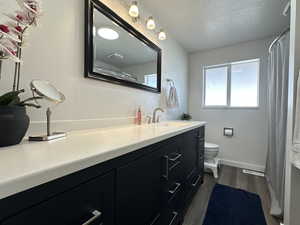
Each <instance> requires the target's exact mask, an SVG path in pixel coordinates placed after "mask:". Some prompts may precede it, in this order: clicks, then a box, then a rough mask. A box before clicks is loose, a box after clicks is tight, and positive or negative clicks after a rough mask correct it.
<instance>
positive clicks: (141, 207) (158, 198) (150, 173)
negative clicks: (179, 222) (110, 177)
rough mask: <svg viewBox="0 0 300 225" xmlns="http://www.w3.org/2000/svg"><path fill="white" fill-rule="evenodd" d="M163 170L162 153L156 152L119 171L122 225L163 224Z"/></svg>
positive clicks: (119, 199)
mask: <svg viewBox="0 0 300 225" xmlns="http://www.w3.org/2000/svg"><path fill="white" fill-rule="evenodd" d="M162 166H163V154H162V151H155V152H152V153H150V154H147V155H146V156H143V157H141V158H139V159H137V160H135V161H133V162H131V163H129V164H128V165H126V166H124V167H121V168H119V169H118V170H117V187H116V188H117V192H116V193H117V194H116V201H117V203H118V204H117V210H116V220H117V224H118V225H150V224H152V223H155V221H156V220H159V217H160V213H161V206H162Z"/></svg>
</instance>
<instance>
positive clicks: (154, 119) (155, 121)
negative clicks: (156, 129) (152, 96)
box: [152, 107, 165, 123]
mask: <svg viewBox="0 0 300 225" xmlns="http://www.w3.org/2000/svg"><path fill="white" fill-rule="evenodd" d="M158 111H161V112H165V110H163V109H162V108H160V107H158V108H155V109H154V111H153V116H152V123H158V122H159V119H156V113H157V112H158Z"/></svg>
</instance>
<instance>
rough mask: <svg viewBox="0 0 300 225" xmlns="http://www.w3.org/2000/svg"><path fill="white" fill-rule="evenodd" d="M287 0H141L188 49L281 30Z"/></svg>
mask: <svg viewBox="0 0 300 225" xmlns="http://www.w3.org/2000/svg"><path fill="white" fill-rule="evenodd" d="M286 2H287V1H286V0H140V4H141V6H142V7H145V8H146V9H147V11H149V12H152V13H153V15H154V16H155V17H156V19H157V20H158V22H159V24H160V25H162V26H164V28H165V29H166V30H167V32H169V33H170V34H171V35H172V36H173V37H174V38H175V39H176V40H177V41H178V42H179V43H180V44H181V45H182V46H183V47H184V48H185V49H186V50H187V51H189V52H194V51H198V50H204V49H211V48H217V47H224V46H228V45H232V44H236V43H241V42H245V41H250V40H257V39H262V38H265V37H270V36H272V35H276V34H278V33H280V32H281V31H282V30H283V29H284V28H285V27H287V26H288V24H289V18H288V17H285V16H283V15H282V11H283V9H284V7H285V5H286Z"/></svg>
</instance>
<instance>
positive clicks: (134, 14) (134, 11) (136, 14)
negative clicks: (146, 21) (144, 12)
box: [129, 1, 139, 20]
mask: <svg viewBox="0 0 300 225" xmlns="http://www.w3.org/2000/svg"><path fill="white" fill-rule="evenodd" d="M129 15H130V16H131V17H132V18H133V19H134V20H136V19H137V18H138V17H139V8H138V6H137V1H133V2H132V3H131V5H130V8H129Z"/></svg>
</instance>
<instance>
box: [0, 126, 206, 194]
mask: <svg viewBox="0 0 300 225" xmlns="http://www.w3.org/2000/svg"><path fill="white" fill-rule="evenodd" d="M204 125H205V122H196V121H191V122H185V121H166V122H162V123H159V124H151V125H142V126H137V125H128V126H123V127H114V128H101V129H93V130H82V131H74V132H70V133H68V135H67V137H66V138H64V139H59V140H55V141H51V142H35V143H33V142H28V141H24V142H23V143H21V144H19V145H16V146H11V147H4V148H0V199H2V198H5V197H8V196H10V195H13V194H16V193H19V192H21V191H24V190H27V189H30V188H32V187H35V186H38V185H40V184H43V183H46V182H48V181H51V180H54V179H57V178H60V177H63V176H65V175H68V174H71V173H74V172H76V171H79V170H82V169H85V168H88V167H90V166H93V165H96V164H99V163H101V162H104V161H107V160H110V159H113V158H116V157H118V156H121V155H124V154H126V153H129V152H132V151H135V150H137V149H140V148H143V147H145V146H148V145H151V144H154V143H156V142H159V141H162V140H165V139H167V138H170V137H173V136H176V135H178V134H181V133H184V132H186V131H189V130H192V129H195V128H197V127H200V126H204Z"/></svg>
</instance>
